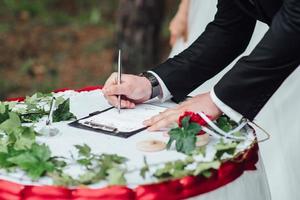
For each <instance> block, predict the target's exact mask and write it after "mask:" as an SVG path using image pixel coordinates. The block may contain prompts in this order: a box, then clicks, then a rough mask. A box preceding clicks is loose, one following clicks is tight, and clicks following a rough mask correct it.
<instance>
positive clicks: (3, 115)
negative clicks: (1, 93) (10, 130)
mask: <svg viewBox="0 0 300 200" xmlns="http://www.w3.org/2000/svg"><path fill="white" fill-rule="evenodd" d="M8 107H9V106H8V105H5V104H4V103H2V102H0V123H2V122H4V121H5V120H7V119H8V118H9V115H8V113H9V108H8Z"/></svg>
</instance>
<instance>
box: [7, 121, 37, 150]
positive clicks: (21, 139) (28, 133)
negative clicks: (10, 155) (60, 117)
mask: <svg viewBox="0 0 300 200" xmlns="http://www.w3.org/2000/svg"><path fill="white" fill-rule="evenodd" d="M12 134H13V135H14V138H15V143H14V148H15V149H16V150H23V149H30V148H31V146H32V145H33V144H34V143H35V135H36V134H35V131H34V130H33V128H32V127H23V126H22V127H18V128H16V129H15V130H14V131H13V132H12V133H11V135H12Z"/></svg>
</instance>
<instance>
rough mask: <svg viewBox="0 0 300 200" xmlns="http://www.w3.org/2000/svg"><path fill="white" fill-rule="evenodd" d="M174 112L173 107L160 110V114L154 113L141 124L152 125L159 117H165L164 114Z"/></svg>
mask: <svg viewBox="0 0 300 200" xmlns="http://www.w3.org/2000/svg"><path fill="white" fill-rule="evenodd" d="M174 112H176V110H175V109H167V110H165V111H163V112H161V113H160V114H158V115H155V116H153V117H151V118H150V119H148V120H145V121H144V123H143V124H144V125H146V126H152V125H153V124H155V123H156V122H158V121H160V120H161V119H163V118H165V117H166V116H168V115H170V114H172V113H174Z"/></svg>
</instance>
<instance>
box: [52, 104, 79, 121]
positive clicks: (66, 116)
mask: <svg viewBox="0 0 300 200" xmlns="http://www.w3.org/2000/svg"><path fill="white" fill-rule="evenodd" d="M71 119H76V117H75V115H74V114H73V113H71V112H70V99H67V100H65V101H64V102H63V103H61V104H60V105H58V107H57V109H56V110H55V111H54V112H53V122H60V121H68V120H71Z"/></svg>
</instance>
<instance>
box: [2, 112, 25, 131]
mask: <svg viewBox="0 0 300 200" xmlns="http://www.w3.org/2000/svg"><path fill="white" fill-rule="evenodd" d="M8 115H9V118H8V119H7V120H5V121H4V122H2V123H1V124H0V130H2V131H4V132H6V133H10V132H12V131H13V130H14V129H15V128H16V127H19V126H21V120H20V118H19V116H18V115H17V114H16V113H14V112H10V113H8Z"/></svg>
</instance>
